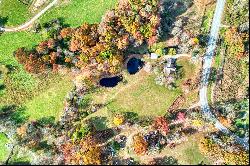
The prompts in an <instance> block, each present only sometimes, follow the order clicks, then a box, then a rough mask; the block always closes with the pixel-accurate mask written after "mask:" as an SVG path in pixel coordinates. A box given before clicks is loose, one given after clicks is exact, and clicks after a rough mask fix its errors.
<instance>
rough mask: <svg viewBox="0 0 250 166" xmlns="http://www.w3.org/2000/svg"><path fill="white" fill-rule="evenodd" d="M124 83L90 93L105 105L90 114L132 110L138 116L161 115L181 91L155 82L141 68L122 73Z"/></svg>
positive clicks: (96, 101)
mask: <svg viewBox="0 0 250 166" xmlns="http://www.w3.org/2000/svg"><path fill="white" fill-rule="evenodd" d="M123 77H124V79H125V80H126V81H127V83H126V84H124V83H122V82H121V83H119V85H117V86H116V87H114V88H101V90H100V91H98V92H96V93H94V94H92V100H93V102H94V103H97V104H106V107H105V108H103V109H102V110H99V111H98V112H96V113H94V114H93V115H91V116H107V115H108V111H115V112H117V113H118V112H134V113H136V114H138V116H150V117H156V116H163V115H164V114H165V113H166V112H167V109H168V108H169V107H170V106H171V104H172V103H173V101H174V100H175V99H176V98H177V97H178V96H179V95H180V94H181V93H182V92H181V90H180V89H176V90H173V91H172V90H168V89H167V88H166V87H163V86H159V85H156V84H155V81H154V78H155V76H154V75H149V74H148V73H146V72H144V71H143V70H142V71H140V72H139V73H137V74H135V75H128V74H124V75H123Z"/></svg>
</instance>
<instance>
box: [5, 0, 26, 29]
mask: <svg viewBox="0 0 250 166" xmlns="http://www.w3.org/2000/svg"><path fill="white" fill-rule="evenodd" d="M30 17H31V14H30V13H29V10H28V6H26V5H24V4H23V3H21V2H20V1H18V0H1V3H0V24H1V22H2V21H3V20H2V21H1V19H5V18H7V22H6V24H5V25H6V26H8V27H9V26H15V25H19V24H22V23H24V22H25V21H27V20H28V19H29V18H30Z"/></svg>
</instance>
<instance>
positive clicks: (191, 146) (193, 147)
mask: <svg viewBox="0 0 250 166" xmlns="http://www.w3.org/2000/svg"><path fill="white" fill-rule="evenodd" d="M199 138H200V134H194V135H191V136H189V137H188V140H187V141H185V142H183V143H181V144H180V145H177V146H176V147H175V148H174V149H170V148H165V149H163V151H162V152H161V155H162V156H173V157H174V158H176V159H178V164H180V165H186V164H187V165H198V164H200V163H201V162H202V161H203V164H211V163H210V162H209V160H208V159H207V158H206V157H204V156H203V155H202V154H201V152H200V150H199V147H198V142H199V141H200V140H199Z"/></svg>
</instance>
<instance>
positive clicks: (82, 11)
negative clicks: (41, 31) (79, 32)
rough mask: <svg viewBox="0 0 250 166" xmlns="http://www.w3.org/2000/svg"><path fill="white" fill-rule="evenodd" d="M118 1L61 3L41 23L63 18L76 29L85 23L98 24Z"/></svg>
mask: <svg viewBox="0 0 250 166" xmlns="http://www.w3.org/2000/svg"><path fill="white" fill-rule="evenodd" d="M116 3H117V0H71V1H67V2H65V3H61V4H59V5H58V6H56V7H55V8H53V9H51V10H49V11H48V12H46V13H45V14H44V15H43V16H42V18H41V22H47V21H49V20H51V19H55V18H63V20H64V21H65V22H64V23H66V24H69V25H70V26H73V27H76V26H79V25H81V24H82V23H84V22H88V23H98V22H100V21H101V18H102V16H103V14H104V13H105V12H106V11H107V10H109V9H112V8H114V6H115V4H116Z"/></svg>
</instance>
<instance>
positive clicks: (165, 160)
mask: <svg viewBox="0 0 250 166" xmlns="http://www.w3.org/2000/svg"><path fill="white" fill-rule="evenodd" d="M153 164H154V165H178V160H177V159H176V158H174V157H172V156H165V157H161V158H160V157H159V158H154V161H153Z"/></svg>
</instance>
